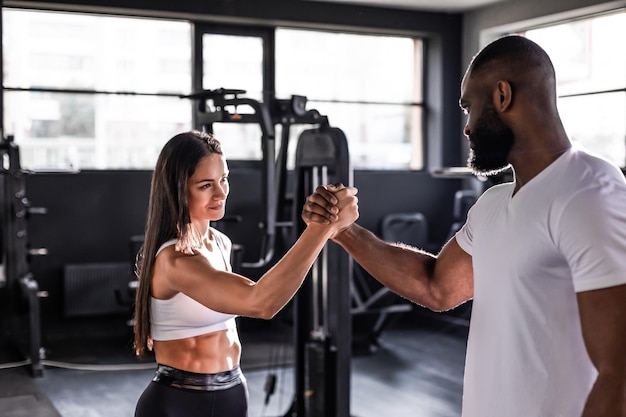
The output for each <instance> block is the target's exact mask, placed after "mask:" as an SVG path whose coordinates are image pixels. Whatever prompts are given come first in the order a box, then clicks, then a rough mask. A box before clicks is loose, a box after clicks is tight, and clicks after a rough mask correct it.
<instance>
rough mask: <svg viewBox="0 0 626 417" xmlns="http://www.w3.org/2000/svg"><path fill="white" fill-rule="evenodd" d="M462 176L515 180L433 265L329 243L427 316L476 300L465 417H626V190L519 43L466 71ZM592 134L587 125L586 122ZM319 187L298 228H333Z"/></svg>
mask: <svg viewBox="0 0 626 417" xmlns="http://www.w3.org/2000/svg"><path fill="white" fill-rule="evenodd" d="M460 105H461V107H462V108H463V110H464V111H465V112H466V113H467V115H468V118H467V124H466V126H465V128H464V133H465V135H466V136H467V138H468V139H469V142H470V148H471V151H470V157H469V160H468V164H469V165H470V166H471V167H473V169H474V170H475V171H476V172H477V173H483V174H493V173H495V172H498V171H499V170H501V169H504V168H506V167H508V166H509V165H510V166H512V168H513V171H514V174H515V180H514V182H511V183H505V184H500V185H496V186H493V187H491V188H490V189H488V190H487V191H486V192H485V193H484V194H483V195H482V196H481V198H480V199H479V200H478V201H477V203H476V204H475V205H474V206H473V207H472V209H471V210H470V212H469V214H468V218H467V221H466V224H465V225H464V226H463V228H462V229H461V230H460V231H459V232H458V233H457V234H456V236H455V237H453V238H452V239H451V240H450V241H449V242H448V243H447V244H446V245H445V246H444V247H443V249H442V250H441V252H440V253H439V254H438V255H437V256H435V255H431V254H429V253H426V252H424V251H420V250H418V249H414V248H410V247H407V246H403V245H400V244H393V243H387V242H383V241H382V240H380V239H378V238H377V237H376V236H374V234H372V233H370V232H369V231H367V230H365V229H363V228H362V227H360V226H358V225H356V224H353V225H352V226H350V227H348V228H347V229H345V230H344V231H342V232H341V233H340V234H338V235H337V236H335V238H334V240H335V242H337V243H339V244H340V245H341V246H342V247H343V248H345V250H347V251H348V252H349V253H350V254H351V255H352V256H353V257H354V259H355V260H356V261H357V262H358V263H360V264H361V265H362V266H363V267H364V268H365V269H366V270H367V271H368V272H369V273H370V274H371V275H372V276H374V277H375V278H376V279H378V280H379V281H380V282H382V283H383V284H384V285H386V286H387V287H389V288H390V289H391V290H393V291H394V292H396V293H398V294H400V295H402V296H404V297H406V298H408V299H410V300H412V301H413V302H415V303H418V304H421V305H423V306H426V307H429V308H431V309H433V310H437V311H443V310H448V309H451V308H453V307H455V306H457V305H459V304H461V303H463V302H465V301H467V300H469V299H473V300H474V301H473V306H472V318H471V323H470V331H469V338H468V347H467V357H466V368H465V382H464V395H463V416H464V417H581V416H583V417H618V416H619V417H625V416H626V181H625V180H624V177H623V175H622V173H621V172H620V170H619V169H618V168H617V167H615V166H613V165H611V164H610V163H608V162H607V161H605V160H603V159H601V158H598V157H597V156H593V155H590V154H588V153H586V152H584V151H583V150H581V149H578V148H577V147H575V146H572V144H571V143H570V141H569V139H568V137H567V135H566V133H565V130H564V128H563V125H562V123H561V120H560V117H559V115H558V111H557V107H556V81H555V74H554V68H553V66H552V63H551V62H550V59H549V58H548V56H547V54H546V53H545V52H544V51H543V50H542V49H541V48H540V47H539V46H538V45H536V44H535V43H533V42H531V41H530V40H528V39H526V38H524V37H521V36H506V37H503V38H500V39H498V40H496V41H494V42H493V43H491V44H489V45H488V46H486V47H485V48H484V49H483V50H482V51H481V52H480V53H479V54H477V55H476V56H475V57H474V59H473V60H472V62H471V64H470V66H469V67H468V70H467V72H466V73H465V76H464V77H463V81H462V84H461V98H460ZM590 122H592V121H590ZM342 198H343V192H342V187H319V188H318V189H317V190H316V192H315V194H313V195H312V196H310V197H309V199H308V202H307V204H306V206H305V209H304V210H303V213H302V217H303V219H304V220H305V221H306V222H311V221H333V220H334V213H337V209H336V208H333V207H334V206H333V205H334V204H336V202H337V201H338V200H339V199H342Z"/></svg>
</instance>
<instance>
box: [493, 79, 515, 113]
mask: <svg viewBox="0 0 626 417" xmlns="http://www.w3.org/2000/svg"><path fill="white" fill-rule="evenodd" d="M492 100H493V106H494V107H495V109H496V110H497V111H498V112H500V113H503V112H505V111H507V110H508V109H509V108H510V107H511V103H512V102H513V89H512V88H511V83H509V82H508V81H504V80H499V81H498V82H497V83H496V88H494V90H493V93H492Z"/></svg>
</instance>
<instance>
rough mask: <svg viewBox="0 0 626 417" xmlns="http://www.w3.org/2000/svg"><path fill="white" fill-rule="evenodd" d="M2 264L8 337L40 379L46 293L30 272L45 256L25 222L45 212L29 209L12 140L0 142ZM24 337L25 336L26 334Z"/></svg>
mask: <svg viewBox="0 0 626 417" xmlns="http://www.w3.org/2000/svg"><path fill="white" fill-rule="evenodd" d="M0 160H1V161H2V164H1V167H0V174H1V187H2V189H1V191H2V192H1V194H0V198H1V199H2V206H1V210H2V212H1V214H2V223H1V225H0V229H1V230H2V264H1V265H0V268H1V271H2V273H3V274H2V276H0V289H2V293H3V297H5V298H6V299H7V302H6V303H5V305H4V309H5V310H4V311H3V313H5V314H6V316H7V323H6V324H7V325H8V327H9V328H10V336H11V339H12V341H13V342H15V344H16V346H17V348H18V349H19V350H20V351H22V353H23V354H24V356H26V358H27V362H28V363H29V365H30V371H31V374H32V375H33V376H36V377H39V376H42V375H43V365H42V363H41V359H42V358H41V351H42V349H41V322H40V317H39V298H40V297H45V296H46V293H45V292H42V291H39V285H38V284H37V281H36V280H35V279H34V278H33V275H32V273H31V272H30V271H29V267H28V260H29V257H30V256H34V255H45V254H46V253H47V251H46V249H44V248H37V249H33V248H30V244H29V242H28V229H27V220H28V217H29V216H30V215H32V214H45V213H46V209H45V208H41V207H31V204H30V202H29V200H28V199H27V198H26V188H25V175H26V174H27V173H28V172H26V171H24V170H22V168H21V166H20V153H19V147H18V146H17V145H16V144H15V143H14V142H13V137H12V136H8V137H7V138H4V137H3V138H1V139H0ZM25 333H26V334H25Z"/></svg>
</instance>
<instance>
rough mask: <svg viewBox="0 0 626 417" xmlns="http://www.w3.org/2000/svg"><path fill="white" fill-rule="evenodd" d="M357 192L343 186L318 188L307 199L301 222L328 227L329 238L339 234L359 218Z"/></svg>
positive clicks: (352, 188) (354, 189) (353, 188)
mask: <svg viewBox="0 0 626 417" xmlns="http://www.w3.org/2000/svg"><path fill="white" fill-rule="evenodd" d="M357 192H358V190H357V189H356V188H355V187H345V186H344V185H343V184H337V185H327V186H319V187H317V189H316V190H315V192H314V193H313V194H311V195H310V196H309V197H307V199H306V202H305V204H304V207H303V209H302V220H304V222H305V223H306V225H307V226H309V225H312V224H323V225H328V226H329V227H330V228H332V229H333V234H332V236H331V238H333V237H335V236H336V235H337V234H339V233H341V232H342V231H343V230H345V229H346V228H347V227H349V226H350V225H351V224H352V223H354V222H355V221H356V220H357V219H358V218H359V207H358V201H359V200H358V198H357V196H356V194H357Z"/></svg>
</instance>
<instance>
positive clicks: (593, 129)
mask: <svg viewBox="0 0 626 417" xmlns="http://www.w3.org/2000/svg"><path fill="white" fill-rule="evenodd" d="M559 112H560V113H561V117H562V119H563V124H564V125H565V128H566V130H567V131H568V134H569V136H570V138H571V139H572V140H573V141H576V142H580V143H582V144H583V145H584V146H585V147H586V148H588V149H589V150H592V151H593V152H596V153H598V154H600V155H602V156H604V157H605V158H607V159H609V160H611V161H613V162H615V163H616V164H617V165H618V166H620V167H625V166H626V92H623V93H622V92H620V93H610V94H595V95H590V96H579V97H567V98H562V99H560V100H559Z"/></svg>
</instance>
